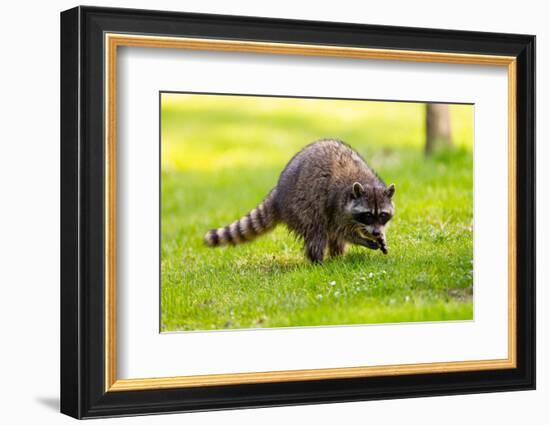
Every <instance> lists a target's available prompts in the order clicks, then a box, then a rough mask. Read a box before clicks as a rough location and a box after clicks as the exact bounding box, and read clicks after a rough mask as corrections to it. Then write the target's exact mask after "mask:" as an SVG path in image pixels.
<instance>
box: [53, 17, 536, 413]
mask: <svg viewBox="0 0 550 425" xmlns="http://www.w3.org/2000/svg"><path fill="white" fill-rule="evenodd" d="M534 70H535V37H534V36H531V35H518V34H496V33H479V32H465V31H451V30H436V29H420V28H403V27H388V26H370V25H356V24H343V23H329V22H313V21H295V20H282V19H265V18H252V17H239V16H220V15H202V14H187V13H175V12H161V11H144V10H129V9H108V8H94V7H77V8H74V9H71V10H68V11H65V12H63V13H62V14H61V117H62V122H61V197H62V202H61V214H62V216H61V224H62V226H61V258H62V265H61V266H62V267H61V271H62V273H61V411H62V412H63V413H65V414H68V415H71V416H73V417H76V418H91V417H104V416H120V415H137V414H148V413H162V412H177V411H181V412H184V411H197V410H214V409H229V408H241V407H256V406H274V405H292V404H307V403H325V402H339V401H352V400H370V399H384V398H398V397H416V396H433V395H448V394H464V393H480V392H489V391H511V390H525V389H533V388H534V387H535V180H534V179H535V169H534V167H535V152H534V147H535V134H534V129H535V127H534V122H535V108H534V105H535V87H534V84H535V75H534Z"/></svg>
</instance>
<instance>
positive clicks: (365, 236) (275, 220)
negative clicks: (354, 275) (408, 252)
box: [204, 139, 395, 263]
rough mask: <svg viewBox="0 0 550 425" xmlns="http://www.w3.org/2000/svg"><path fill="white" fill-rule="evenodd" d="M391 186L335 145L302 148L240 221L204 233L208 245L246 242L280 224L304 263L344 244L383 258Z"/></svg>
mask: <svg viewBox="0 0 550 425" xmlns="http://www.w3.org/2000/svg"><path fill="white" fill-rule="evenodd" d="M394 193H395V185H394V184H391V185H389V186H386V184H385V183H384V182H383V181H382V179H381V178H380V177H378V175H377V174H376V173H375V172H374V171H373V170H372V169H371V168H370V167H369V166H368V165H367V163H366V162H365V160H364V159H363V158H362V157H361V156H360V155H359V154H358V153H357V152H355V151H354V150H353V149H352V148H351V147H350V146H348V145H347V144H345V143H344V142H342V141H340V140H335V139H322V140H319V141H317V142H314V143H312V144H310V145H307V146H306V147H304V148H303V149H302V150H301V151H299V152H298V153H297V154H296V155H294V157H293V158H292V159H291V160H290V161H289V163H288V164H287V165H286V167H285V168H284V170H283V171H282V173H281V175H280V177H279V181H278V183H277V186H275V188H273V189H272V190H271V192H269V194H268V195H267V196H266V197H265V199H264V200H263V201H262V202H261V203H260V204H259V205H258V206H257V207H256V208H254V209H253V210H252V211H250V212H249V213H248V214H246V215H245V216H244V217H242V218H241V219H239V220H236V221H234V222H233V223H231V224H229V225H227V226H225V227H221V228H219V229H212V230H210V231H208V232H207V233H206V235H205V237H204V241H205V243H206V245H208V246H212V247H215V246H221V245H235V244H240V243H243V242H249V241H252V240H254V239H255V238H257V237H258V236H261V235H264V234H266V233H267V232H269V231H271V230H272V229H273V228H275V226H277V225H278V224H281V223H282V224H285V225H286V226H287V227H288V229H289V230H290V231H291V232H293V233H294V234H295V235H296V236H298V237H299V238H301V239H303V241H304V248H305V253H306V256H307V258H308V259H309V260H310V261H312V262H314V263H322V262H323V259H324V257H325V254H326V252H327V250H328V253H329V254H330V255H331V256H338V255H342V254H344V252H345V250H346V246H347V245H348V244H355V245H361V246H363V247H366V248H370V249H374V250H376V249H380V250H381V251H382V252H383V253H384V254H387V252H388V251H387V246H386V237H385V229H386V228H387V226H388V222H389V221H390V220H391V219H392V217H393V215H394V204H393V201H392V198H393V195H394Z"/></svg>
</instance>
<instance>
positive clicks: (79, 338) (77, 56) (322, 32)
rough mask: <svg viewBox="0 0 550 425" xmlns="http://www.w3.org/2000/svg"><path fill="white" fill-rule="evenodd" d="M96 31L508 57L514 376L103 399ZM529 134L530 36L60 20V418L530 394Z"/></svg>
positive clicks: (177, 19)
mask: <svg viewBox="0 0 550 425" xmlns="http://www.w3.org/2000/svg"><path fill="white" fill-rule="evenodd" d="M105 32H121V33H138V34H151V35H168V36H185V37H199V38H218V39H233V40H253V41H267V42H283V43H303V44H321V45H333V46H348V47H349V46H351V47H371V48H385V49H400V50H423V51H434V52H452V53H478V54H485V55H508V56H515V57H516V58H517V217H518V219H517V248H518V249H517V368H515V369H509V370H494V371H479V372H453V373H432V374H417V375H408V376H386V377H370V378H348V379H331V380H319V381H302V382H285V383H262V384H243V385H229V386H216V387H203V388H200V387H199V388H179V389H167V390H146V391H125V392H105V391H104V366H105V365H104V355H105V344H104V302H103V300H104V266H105V264H104V232H103V230H104V225H105V223H104V212H103V209H104V171H105V170H104V146H103V138H104V122H103V112H104V90H103V88H104V70H103V65H104V44H103V35H104V33H105ZM534 130H535V37H534V36H529V35H517V34H499V33H480V32H470V31H452V30H432V29H421V28H406V27H388V26H374V25H358V24H347V23H329V22H314V21H297V20H285V19H265V18H254V17H241V16H221V15H204V14H191V13H177V12H161V11H146V10H133V9H112V8H96V7H86V6H84V7H82V6H81V7H76V8H74V9H70V10H67V11H65V12H62V13H61V412H63V413H65V414H67V415H70V416H73V417H76V418H91V417H104V416H121V415H137V414H147V413H164V412H178V411H180V412H181V411H200V410H218V409H230V408H242V407H261V406H276V405H296V404H313V403H327V402H343V401H354V400H373V399H387V398H405V397H418V396H430V395H431V396H433V395H450V394H467V393H482V392H493V391H511V390H526V389H534V388H535V133H534ZM503 213H505V212H503Z"/></svg>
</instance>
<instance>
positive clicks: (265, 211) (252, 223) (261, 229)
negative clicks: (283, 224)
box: [204, 189, 277, 247]
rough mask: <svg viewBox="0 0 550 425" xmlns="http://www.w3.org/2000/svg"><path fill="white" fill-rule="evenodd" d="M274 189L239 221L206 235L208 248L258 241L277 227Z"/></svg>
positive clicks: (210, 231)
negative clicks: (257, 239)
mask: <svg viewBox="0 0 550 425" xmlns="http://www.w3.org/2000/svg"><path fill="white" fill-rule="evenodd" d="M275 190H276V189H273V190H272V191H271V192H270V193H269V195H267V197H266V198H265V199H264V200H263V201H262V202H261V203H260V204H259V205H258V206H257V207H256V208H254V209H253V210H252V211H250V212H249V213H248V214H246V215H245V216H244V217H242V218H240V219H239V220H236V221H234V222H233V223H231V224H228V225H227V226H225V227H220V228H219V229H212V230H209V231H208V232H207V233H206V235H204V242H205V243H206V245H208V246H212V247H214V246H222V245H236V244H239V243H244V242H249V241H252V240H254V239H256V238H257V237H258V236H261V235H263V234H265V233H267V232H269V231H270V230H272V229H273V228H274V227H275V226H276V225H277V217H276V213H275V208H274V205H273V200H274V198H275Z"/></svg>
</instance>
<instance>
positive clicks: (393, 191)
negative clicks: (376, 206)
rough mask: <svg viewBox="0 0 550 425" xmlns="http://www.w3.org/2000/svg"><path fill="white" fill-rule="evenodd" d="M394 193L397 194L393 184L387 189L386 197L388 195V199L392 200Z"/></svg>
mask: <svg viewBox="0 0 550 425" xmlns="http://www.w3.org/2000/svg"><path fill="white" fill-rule="evenodd" d="M394 193H395V185H394V184H393V183H392V184H390V185H389V186H388V187H387V188H386V195H388V198H390V199H391V197H392V196H393V194H394Z"/></svg>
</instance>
